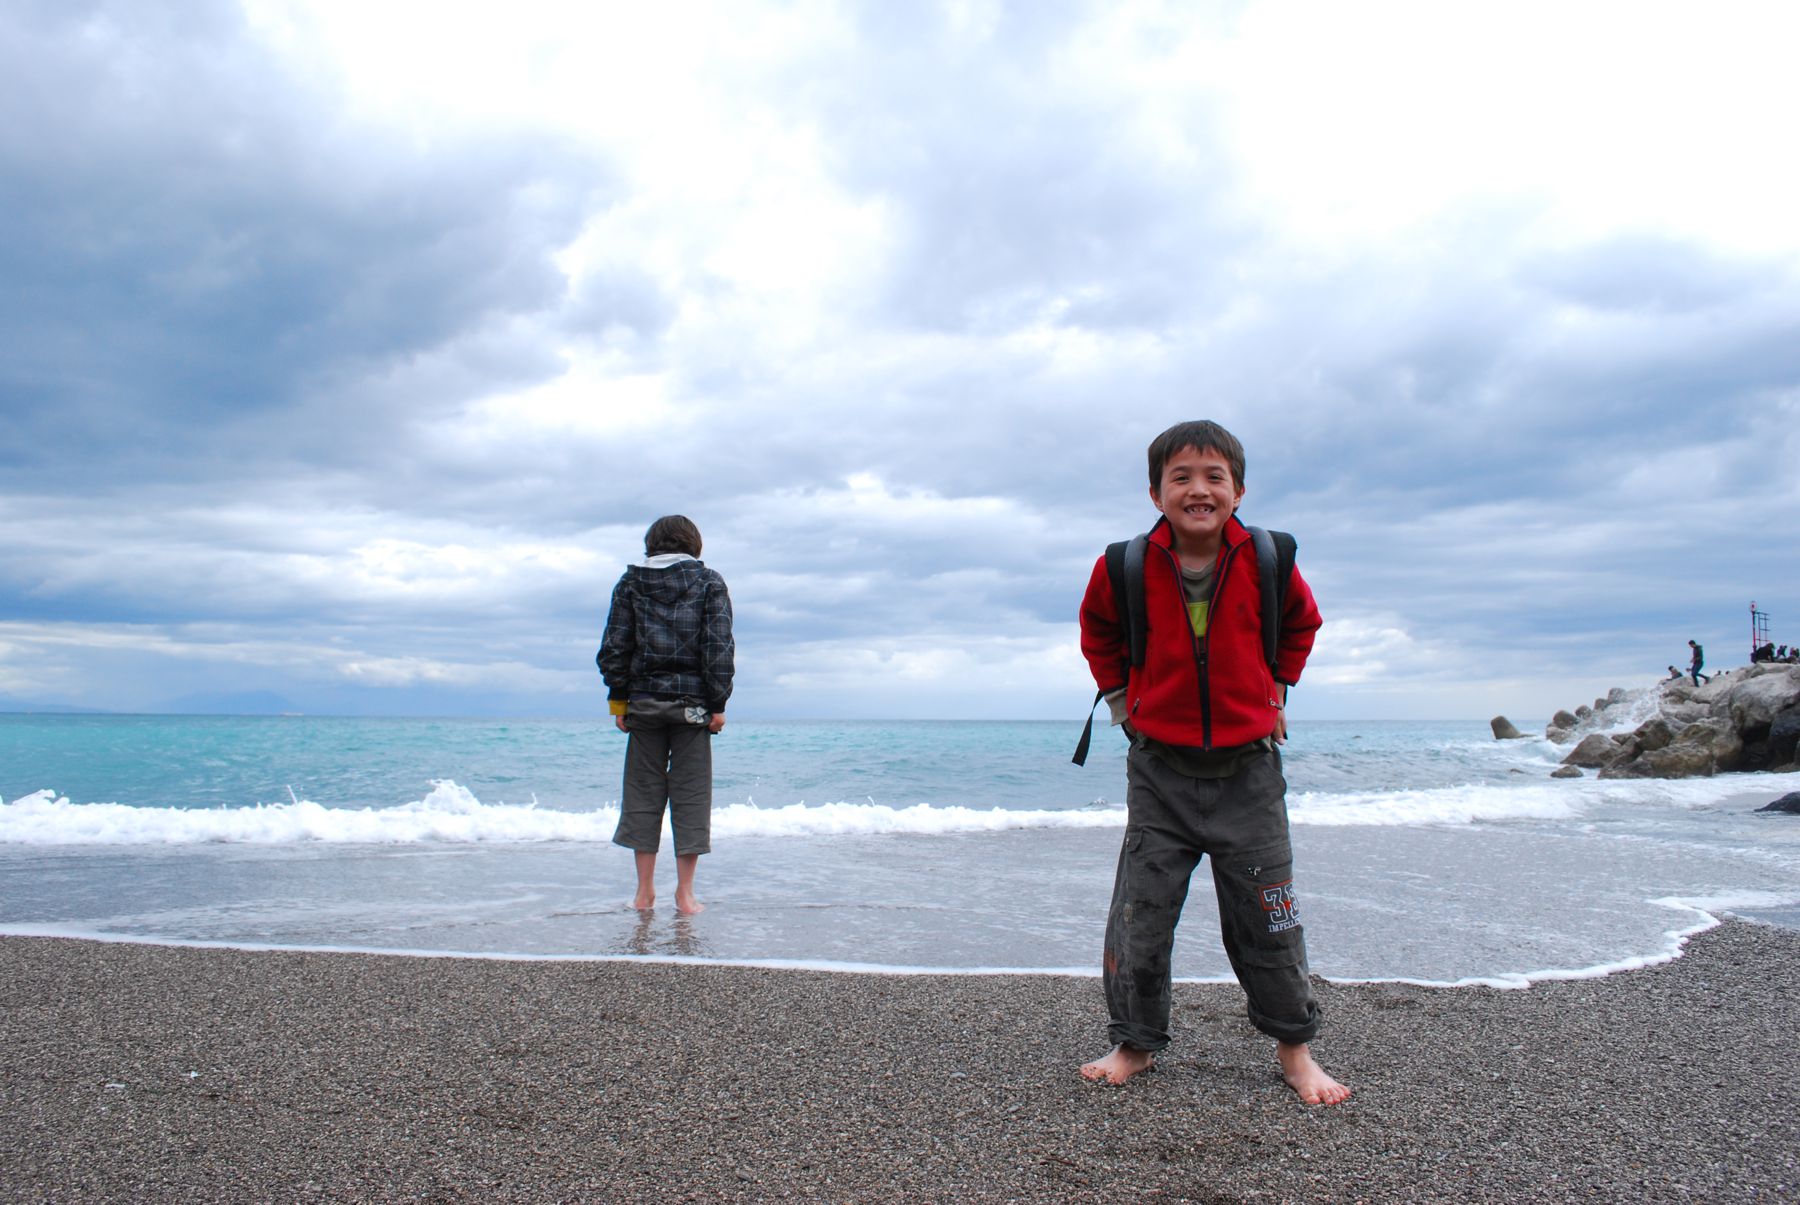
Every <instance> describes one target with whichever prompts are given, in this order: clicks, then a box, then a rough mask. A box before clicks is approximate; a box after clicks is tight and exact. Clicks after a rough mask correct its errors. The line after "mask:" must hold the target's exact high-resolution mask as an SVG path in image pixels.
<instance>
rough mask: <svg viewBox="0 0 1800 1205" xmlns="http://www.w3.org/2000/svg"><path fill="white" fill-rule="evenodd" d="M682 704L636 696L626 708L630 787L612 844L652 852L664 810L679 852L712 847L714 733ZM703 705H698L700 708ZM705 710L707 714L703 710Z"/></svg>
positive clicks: (627, 779)
mask: <svg viewBox="0 0 1800 1205" xmlns="http://www.w3.org/2000/svg"><path fill="white" fill-rule="evenodd" d="M685 710H686V709H685V708H683V707H682V706H681V705H680V704H671V703H663V702H661V701H660V700H655V701H640V700H637V699H633V700H632V701H631V705H630V708H629V709H628V710H627V711H626V713H625V730H626V731H627V732H629V733H630V734H631V737H630V739H629V740H628V741H627V742H626V744H625V791H624V796H623V798H621V799H620V801H619V826H618V828H617V829H615V830H614V831H613V844H614V845H623V846H624V847H625V848H627V849H632V850H636V851H637V852H639V853H647V854H653V853H655V852H656V851H657V850H658V849H660V848H661V847H662V823H663V809H664V808H665V807H666V808H668V810H669V826H670V827H671V828H673V829H674V830H675V853H676V856H678V857H679V856H683V855H686V854H703V853H709V852H711V850H712V733H710V732H708V731H707V730H706V726H705V724H703V723H702V724H694V723H690V722H688V721H686V720H685V719H684V718H683V712H684V711H685ZM696 710H698V709H696ZM700 714H702V715H704V714H705V713H704V711H701V712H700Z"/></svg>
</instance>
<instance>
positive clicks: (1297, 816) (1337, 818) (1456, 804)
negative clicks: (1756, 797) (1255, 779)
mask: <svg viewBox="0 0 1800 1205" xmlns="http://www.w3.org/2000/svg"><path fill="white" fill-rule="evenodd" d="M1746 789H1752V790H1753V789H1754V787H1753V786H1751V784H1750V782H1749V781H1747V780H1745V779H1743V777H1742V776H1740V777H1739V778H1735V779H1734V778H1694V779H1680V780H1675V779H1642V778H1640V779H1596V778H1586V779H1577V780H1563V779H1558V780H1556V781H1544V782H1517V783H1515V782H1506V783H1470V784H1467V785H1463V786H1453V787H1431V788H1428V789H1423V790H1416V791H1329V792H1327V791H1300V792H1294V793H1290V794H1289V795H1288V818H1289V820H1290V821H1291V822H1292V823H1294V824H1356V825H1394V824H1478V823H1492V822H1496V821H1504V820H1565V819H1573V818H1578V817H1580V816H1582V815H1584V814H1585V813H1587V812H1588V811H1589V810H1590V809H1591V808H1593V807H1594V806H1596V805H1598V804H1602V803H1624V804H1640V803H1641V804H1660V805H1664V806H1673V807H1682V808H1703V807H1710V806H1712V805H1714V804H1717V803H1720V802H1722V801H1724V800H1726V799H1729V798H1731V797H1733V796H1734V795H1741V794H1743V793H1744V792H1745V791H1746Z"/></svg>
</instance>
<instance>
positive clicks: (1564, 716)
mask: <svg viewBox="0 0 1800 1205" xmlns="http://www.w3.org/2000/svg"><path fill="white" fill-rule="evenodd" d="M1580 722H1581V721H1580V720H1579V719H1577V718H1576V717H1575V716H1574V715H1571V714H1570V713H1569V712H1567V711H1559V712H1557V713H1556V714H1555V715H1553V716H1551V717H1550V726H1551V727H1552V728H1573V727H1575V725H1577V724H1579V723H1580Z"/></svg>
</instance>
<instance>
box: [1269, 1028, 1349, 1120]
mask: <svg viewBox="0 0 1800 1205" xmlns="http://www.w3.org/2000/svg"><path fill="white" fill-rule="evenodd" d="M1275 1057H1276V1058H1278V1059H1280V1060H1281V1078H1282V1079H1285V1080H1286V1081H1287V1082H1288V1087H1290V1088H1292V1089H1293V1090H1294V1092H1295V1093H1296V1094H1297V1095H1298V1096H1299V1097H1300V1099H1301V1100H1303V1101H1305V1102H1306V1103H1307V1104H1309V1105H1341V1104H1343V1103H1344V1102H1345V1101H1347V1100H1349V1099H1350V1089H1348V1088H1346V1087H1344V1085H1342V1084H1340V1083H1338V1082H1337V1081H1336V1080H1334V1079H1332V1078H1331V1077H1330V1076H1329V1075H1326V1074H1325V1069H1324V1068H1323V1067H1321V1066H1319V1065H1318V1064H1317V1063H1315V1062H1314V1061H1313V1056H1312V1050H1311V1048H1309V1047H1308V1046H1307V1044H1306V1043H1305V1042H1277V1043H1275Z"/></svg>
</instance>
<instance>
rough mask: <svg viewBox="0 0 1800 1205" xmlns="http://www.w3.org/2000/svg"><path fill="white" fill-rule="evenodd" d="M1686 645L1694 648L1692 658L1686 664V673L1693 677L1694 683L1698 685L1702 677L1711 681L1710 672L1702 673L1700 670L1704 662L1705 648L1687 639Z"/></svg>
mask: <svg viewBox="0 0 1800 1205" xmlns="http://www.w3.org/2000/svg"><path fill="white" fill-rule="evenodd" d="M1688 647H1689V648H1691V649H1693V650H1694V659H1693V661H1692V662H1691V663H1690V664H1689V665H1688V674H1689V675H1690V676H1692V678H1693V679H1694V685H1695V686H1698V685H1700V680H1701V679H1702V678H1704V679H1705V680H1706V681H1708V682H1711V681H1712V676H1711V675H1710V674H1703V673H1701V672H1700V669H1701V667H1702V666H1704V665H1705V664H1706V650H1705V649H1703V648H1701V647H1700V646H1699V645H1698V644H1696V643H1695V642H1693V641H1692V640H1690V641H1688Z"/></svg>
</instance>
